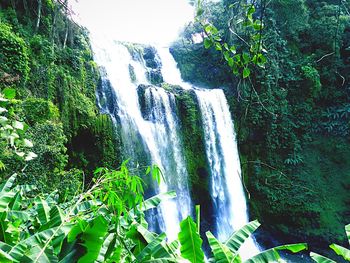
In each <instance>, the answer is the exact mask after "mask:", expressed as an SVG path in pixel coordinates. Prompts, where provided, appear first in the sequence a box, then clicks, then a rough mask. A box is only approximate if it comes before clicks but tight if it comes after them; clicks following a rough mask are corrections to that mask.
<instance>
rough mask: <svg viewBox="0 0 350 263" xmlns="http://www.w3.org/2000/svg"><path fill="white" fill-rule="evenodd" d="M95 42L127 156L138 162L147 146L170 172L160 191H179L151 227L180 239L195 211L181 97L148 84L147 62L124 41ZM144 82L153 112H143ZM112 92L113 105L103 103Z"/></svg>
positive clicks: (156, 189) (107, 107)
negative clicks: (183, 139) (180, 128)
mask: <svg viewBox="0 0 350 263" xmlns="http://www.w3.org/2000/svg"><path fill="white" fill-rule="evenodd" d="M92 45H93V50H94V53H95V60H96V62H97V63H98V64H99V65H101V67H102V70H101V74H102V76H103V81H102V88H101V90H102V92H100V93H99V94H98V98H99V105H100V107H101V111H102V112H105V113H108V114H110V115H111V116H112V118H113V119H114V120H115V121H116V122H117V121H118V122H119V123H120V127H121V137H122V143H123V149H124V158H131V159H132V160H134V161H138V159H139V158H140V156H138V155H137V154H136V153H139V152H140V149H139V148H140V147H141V148H142V147H143V148H144V149H143V150H141V152H145V153H147V154H149V155H150V159H151V162H152V163H153V164H156V165H158V166H159V167H160V168H161V170H162V171H163V172H164V175H165V180H161V183H160V185H159V186H156V185H154V192H155V193H165V192H167V191H169V190H175V191H176V193H177V196H178V197H177V198H176V199H174V200H167V201H164V202H162V204H161V206H160V207H159V209H158V211H157V213H156V220H157V222H156V223H155V222H150V225H151V228H154V229H155V228H157V227H158V228H160V230H161V231H164V232H165V233H166V234H167V237H168V239H169V240H174V239H176V238H177V234H178V232H179V223H180V221H181V220H182V219H184V218H185V217H186V216H188V215H190V214H191V207H192V205H191V199H190V194H189V188H188V179H187V170H186V163H185V160H184V158H183V156H184V154H183V153H182V146H181V141H180V139H179V136H178V125H177V116H176V114H175V98H174V96H173V95H172V94H170V93H169V92H166V91H165V90H164V89H161V88H156V87H152V86H147V85H149V82H148V80H147V78H146V73H147V69H146V66H145V64H144V61H143V60H142V58H140V57H139V58H138V59H135V58H133V57H132V56H131V54H130V53H129V50H128V49H127V48H126V47H125V46H124V45H122V44H120V43H118V42H115V41H110V42H108V41H106V40H103V42H99V41H98V40H95V39H92ZM130 65H131V66H132V68H133V69H134V73H135V80H134V81H133V80H132V78H131V77H130ZM139 84H146V86H145V90H144V96H145V101H146V107H147V108H148V109H149V111H148V115H147V116H143V115H142V112H141V109H140V105H139V96H138V92H137V89H138V87H139ZM109 89H111V91H112V95H111V94H110V93H111V92H110V91H109ZM108 96H113V97H114V99H115V106H114V108H112V109H110V105H108V103H103V102H101V101H102V99H103V98H105V99H104V100H106V98H107V97H108ZM149 164H150V163H149ZM152 221H153V220H152ZM155 224H156V225H157V226H155Z"/></svg>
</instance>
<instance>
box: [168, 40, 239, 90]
mask: <svg viewBox="0 0 350 263" xmlns="http://www.w3.org/2000/svg"><path fill="white" fill-rule="evenodd" d="M170 52H171V54H172V55H173V56H174V59H175V60H176V62H177V63H178V67H179V69H180V72H181V77H182V78H183V80H185V81H188V82H191V83H193V84H196V85H199V86H205V87H217V88H219V87H222V86H226V85H228V84H230V83H231V82H232V80H233V76H232V74H231V71H230V69H229V67H228V66H227V65H226V63H225V61H222V58H221V57H220V54H219V52H216V51H215V50H207V49H205V48H204V47H203V44H193V45H186V46H184V45H183V44H181V43H180V42H179V43H175V44H174V45H173V46H172V47H171V48H170Z"/></svg>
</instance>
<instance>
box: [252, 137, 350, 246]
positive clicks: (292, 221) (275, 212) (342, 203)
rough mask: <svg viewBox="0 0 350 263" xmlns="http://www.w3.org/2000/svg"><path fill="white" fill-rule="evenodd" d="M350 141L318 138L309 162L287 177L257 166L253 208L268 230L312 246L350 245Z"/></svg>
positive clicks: (308, 150) (310, 147)
mask: <svg viewBox="0 0 350 263" xmlns="http://www.w3.org/2000/svg"><path fill="white" fill-rule="evenodd" d="M349 166H350V143H349V142H348V141H347V140H345V139H342V138H339V137H314V141H313V142H312V143H310V144H309V145H308V146H307V147H306V148H305V151H304V164H303V165H302V166H299V167H297V168H295V169H294V170H293V171H291V172H289V173H288V174H284V173H281V172H279V171H277V170H275V169H271V168H268V167H266V166H265V167H264V165H263V164H261V165H258V164H257V163H256V164H255V165H254V171H251V173H250V174H254V176H253V177H251V178H250V186H251V187H252V197H253V199H254V202H253V204H254V205H253V207H252V208H253V209H254V211H253V212H254V213H255V214H256V215H259V218H260V219H261V221H262V222H263V223H265V225H266V226H268V228H271V229H273V230H274V231H278V232H279V233H283V234H284V235H286V236H289V238H291V237H294V238H296V239H298V240H304V239H306V240H309V242H310V243H311V245H312V246H316V247H317V246H319V245H320V240H322V241H323V242H324V243H325V244H327V243H333V242H339V243H342V242H344V241H345V236H344V230H343V228H344V225H346V224H347V223H348V222H347V216H348V215H349V212H350V210H349V207H348V204H349V202H350V198H349V194H348V192H349V187H350V177H349V176H348V171H349V170H348V167H349Z"/></svg>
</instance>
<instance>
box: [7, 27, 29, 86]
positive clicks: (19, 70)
mask: <svg viewBox="0 0 350 263" xmlns="http://www.w3.org/2000/svg"><path fill="white" fill-rule="evenodd" d="M4 73H7V74H10V75H14V76H16V75H18V76H19V78H18V80H21V81H25V80H26V79H27V77H28V74H29V57H28V49H27V46H26V43H25V41H24V39H23V38H21V37H20V36H18V35H16V34H15V33H14V31H13V30H12V28H11V26H10V25H8V24H5V23H1V22H0V74H1V75H3V74H4Z"/></svg>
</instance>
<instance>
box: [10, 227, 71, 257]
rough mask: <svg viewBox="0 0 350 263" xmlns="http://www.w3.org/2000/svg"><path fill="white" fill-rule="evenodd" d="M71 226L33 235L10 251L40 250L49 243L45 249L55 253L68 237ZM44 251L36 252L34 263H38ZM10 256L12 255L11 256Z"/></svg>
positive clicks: (50, 229)
mask: <svg viewBox="0 0 350 263" xmlns="http://www.w3.org/2000/svg"><path fill="white" fill-rule="evenodd" d="M71 228H72V225H68V224H67V225H63V226H60V227H54V228H49V229H46V230H43V231H40V232H37V233H35V234H34V235H32V236H30V237H28V238H26V239H24V240H22V241H21V242H20V243H18V244H16V245H15V246H14V247H13V248H12V249H11V251H10V253H12V252H16V251H23V250H26V248H29V249H31V248H32V247H38V248H40V249H44V247H45V244H46V243H47V242H49V245H48V246H46V247H52V248H53V249H54V250H55V251H57V250H60V248H61V246H62V242H63V239H64V238H65V237H66V236H67V235H68V233H69V231H70V229H71ZM46 251H50V250H47V249H46V248H45V251H41V252H40V251H38V254H37V255H36V257H35V260H34V262H40V261H39V260H40V258H41V256H40V254H44V253H46ZM11 255H12V254H11Z"/></svg>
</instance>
